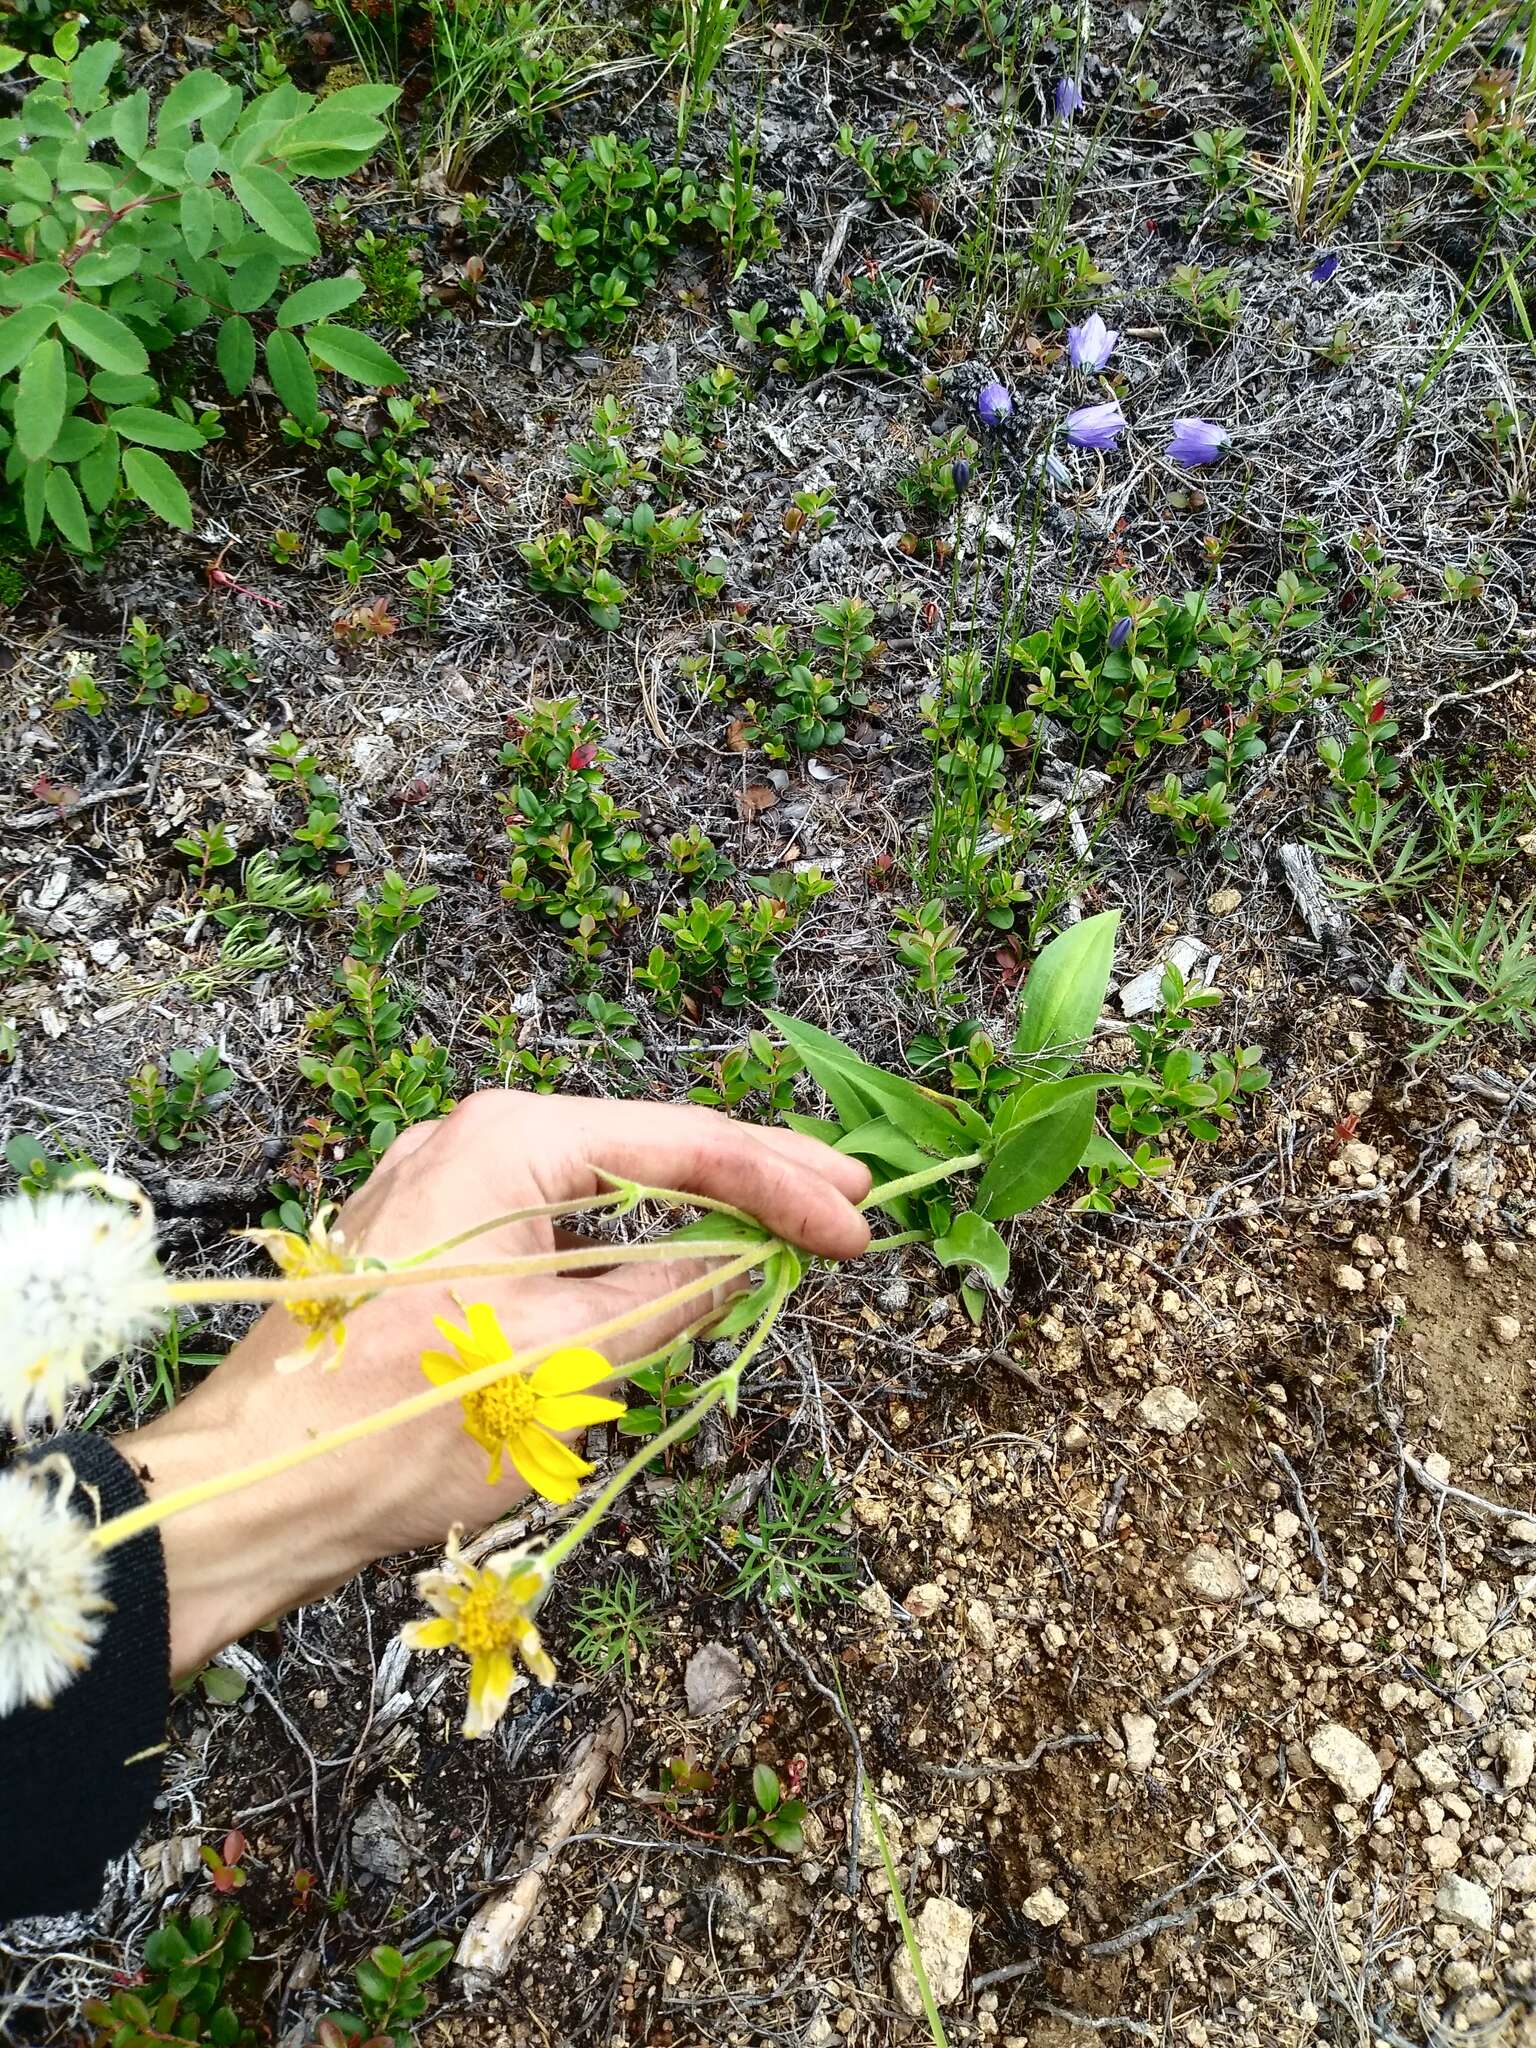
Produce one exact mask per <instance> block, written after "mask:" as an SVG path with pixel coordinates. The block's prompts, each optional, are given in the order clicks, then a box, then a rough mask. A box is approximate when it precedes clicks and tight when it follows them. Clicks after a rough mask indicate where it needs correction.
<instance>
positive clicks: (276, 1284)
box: [154, 1237, 773, 1306]
mask: <svg viewBox="0 0 1536 2048" xmlns="http://www.w3.org/2000/svg"><path fill="white" fill-rule="evenodd" d="M772 1248H773V1239H772V1238H765V1239H764V1240H763V1241H762V1243H761V1244H756V1245H754V1246H753V1247H752V1253H753V1258H754V1261H755V1263H757V1264H758V1265H761V1264H763V1262H764V1260H765V1258H766V1257H767V1255H768V1254H769V1253H770V1252H771V1250H772ZM740 1251H741V1241H740V1239H739V1238H731V1239H728V1240H726V1239H718V1238H699V1239H696V1240H694V1239H690V1240H689V1241H688V1242H687V1243H686V1244H685V1245H683V1246H682V1247H679V1246H677V1245H675V1244H674V1243H673V1241H672V1240H671V1239H670V1238H666V1237H659V1238H655V1239H653V1240H652V1241H651V1242H650V1243H648V1244H600V1245H589V1246H585V1247H583V1248H582V1249H581V1250H579V1251H565V1252H533V1253H530V1254H529V1255H528V1256H527V1257H526V1258H519V1259H477V1260H475V1261H473V1262H472V1263H471V1264H469V1265H465V1266H416V1265H406V1266H384V1267H381V1268H380V1269H379V1270H378V1271H377V1272H370V1271H369V1270H368V1269H367V1268H366V1267H364V1268H359V1269H356V1270H353V1271H349V1272H345V1273H300V1274H294V1275H289V1276H285V1277H283V1278H282V1279H278V1280H173V1281H170V1282H169V1283H168V1284H167V1285H166V1286H164V1287H163V1288H157V1289H156V1290H155V1296H154V1298H155V1300H156V1301H159V1302H172V1303H176V1304H182V1303H187V1302H210V1301H266V1302H273V1301H336V1300H341V1301H348V1300H351V1301H352V1302H353V1303H354V1305H355V1306H360V1305H361V1304H362V1303H363V1302H364V1301H371V1300H372V1299H373V1298H374V1296H375V1295H379V1294H388V1293H392V1292H393V1291H394V1290H395V1289H397V1288H401V1287H422V1286H425V1285H426V1284H427V1283H428V1282H429V1281H432V1282H445V1281H456V1280H497V1279H499V1280H525V1279H528V1278H529V1277H530V1276H531V1275H534V1274H539V1273H580V1272H584V1271H587V1270H590V1269H591V1268H593V1267H597V1268H599V1269H600V1270H603V1269H606V1268H607V1267H609V1266H639V1265H646V1264H657V1263H659V1262H661V1261H662V1260H665V1259H675V1258H678V1257H679V1256H682V1257H686V1258H690V1259H730V1258H735V1257H736V1256H737V1254H738V1253H739V1252H740Z"/></svg>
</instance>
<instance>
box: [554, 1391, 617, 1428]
mask: <svg viewBox="0 0 1536 2048" xmlns="http://www.w3.org/2000/svg"><path fill="white" fill-rule="evenodd" d="M624 1413H625V1408H624V1403H623V1402H622V1401H605V1400H603V1398H602V1397H601V1395H598V1394H556V1395H554V1396H550V1395H547V1394H546V1395H544V1396H543V1397H542V1398H541V1400H540V1402H539V1406H538V1411H537V1415H538V1420H539V1421H540V1422H541V1423H542V1424H543V1426H544V1427H545V1428H546V1429H588V1428H590V1427H591V1425H592V1424H593V1423H594V1422H612V1421H613V1420H614V1419H615V1418H616V1417H617V1416H620V1415H622V1414H624Z"/></svg>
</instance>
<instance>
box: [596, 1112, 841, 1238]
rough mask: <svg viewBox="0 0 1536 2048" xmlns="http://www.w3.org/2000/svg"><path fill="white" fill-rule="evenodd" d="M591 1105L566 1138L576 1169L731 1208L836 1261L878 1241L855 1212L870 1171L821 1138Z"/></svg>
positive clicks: (705, 1115)
mask: <svg viewBox="0 0 1536 2048" xmlns="http://www.w3.org/2000/svg"><path fill="white" fill-rule="evenodd" d="M566 1107H567V1110H568V1111H569V1110H571V1109H573V1108H575V1105H571V1104H567V1105H566ZM581 1108H582V1110H584V1111H586V1112H587V1113H586V1114H578V1115H577V1116H575V1117H574V1118H572V1119H571V1121H570V1124H569V1127H568V1129H567V1130H566V1132H565V1133H564V1134H563V1142H564V1145H565V1147H566V1151H567V1157H568V1159H569V1160H570V1161H571V1167H572V1170H579V1169H577V1168H576V1166H575V1162H576V1160H577V1159H578V1158H579V1159H580V1160H581V1161H583V1162H584V1163H585V1164H586V1165H589V1166H596V1167H601V1168H603V1169H604V1170H605V1171H607V1172H610V1173H617V1174H620V1175H622V1176H623V1177H624V1178H625V1179H627V1180H638V1181H649V1182H651V1183H652V1185H654V1186H657V1187H672V1188H679V1189H683V1190H685V1191H687V1192H688V1193H690V1194H699V1195H707V1196H709V1197H710V1198H711V1199H712V1200H714V1201H717V1202H729V1203H730V1205H731V1206H732V1207H733V1208H736V1209H744V1210H746V1212H747V1213H748V1214H749V1215H751V1216H755V1217H757V1219H758V1220H759V1222H761V1223H763V1224H764V1225H765V1226H766V1227H767V1228H768V1229H769V1230H771V1231H772V1232H773V1233H774V1235H775V1236H776V1237H785V1238H788V1239H789V1240H790V1242H791V1243H793V1244H798V1245H801V1246H803V1247H804V1249H805V1250H807V1251H812V1252H818V1253H820V1254H822V1255H823V1256H824V1257H827V1258H834V1259H847V1258H854V1257H856V1256H857V1255H858V1254H859V1253H860V1252H861V1251H863V1249H864V1247H865V1245H866V1244H868V1242H869V1230H868V1226H867V1225H866V1224H865V1222H864V1219H863V1217H862V1216H860V1215H859V1213H858V1211H857V1209H856V1208H855V1207H854V1202H855V1201H856V1200H857V1199H858V1198H859V1197H861V1196H862V1195H863V1194H865V1193H866V1192H867V1191H868V1188H869V1175H868V1172H867V1170H866V1169H865V1168H864V1167H863V1166H862V1165H860V1164H859V1162H858V1161H856V1160H849V1159H846V1158H845V1157H844V1156H843V1155H842V1154H840V1153H836V1152H834V1151H833V1150H832V1149H831V1147H830V1146H825V1145H821V1144H818V1143H817V1141H816V1140H815V1139H814V1138H800V1137H797V1136H796V1135H795V1134H794V1133H793V1132H789V1131H774V1132H768V1131H760V1130H757V1129H755V1128H754V1127H753V1126H751V1125H749V1124H741V1123H735V1122H733V1121H732V1120H731V1118H729V1117H726V1116H721V1115H720V1114H719V1113H718V1111H715V1110H709V1109H696V1108H693V1107H687V1108H685V1107H682V1106H673V1107H665V1106H655V1105H651V1104H646V1103H633V1102H627V1103H603V1104H601V1105H600V1106H599V1105H596V1104H590V1105H588V1104H584V1105H582V1106H581ZM599 1109H600V1114H592V1112H593V1111H595V1110H599Z"/></svg>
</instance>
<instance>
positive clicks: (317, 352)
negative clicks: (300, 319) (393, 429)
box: [304, 326, 406, 385]
mask: <svg viewBox="0 0 1536 2048" xmlns="http://www.w3.org/2000/svg"><path fill="white" fill-rule="evenodd" d="M304 338H305V340H306V341H307V342H308V343H309V352H310V354H311V355H312V356H313V357H314V358H315V361H316V362H317V363H324V365H325V367H326V368H327V369H328V370H335V371H337V372H338V373H339V374H340V375H341V376H343V377H350V378H351V379H352V381H353V383H354V384H369V385H377V384H403V383H405V381H406V373H405V371H404V370H403V369H402V368H401V366H400V364H399V363H397V362H396V361H395V359H394V357H393V356H392V355H391V354H390V352H389V350H388V349H387V348H380V346H379V344H378V343H377V342H376V341H375V340H374V338H373V336H372V335H371V334H359V333H358V332H357V330H356V329H355V328H352V327H323V326H322V327H311V328H310V329H309V332H308V333H307V334H306V335H305V337H304Z"/></svg>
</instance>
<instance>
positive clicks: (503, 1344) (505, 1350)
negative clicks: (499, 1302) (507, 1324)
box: [464, 1301, 512, 1364]
mask: <svg viewBox="0 0 1536 2048" xmlns="http://www.w3.org/2000/svg"><path fill="white" fill-rule="evenodd" d="M464 1320H465V1322H466V1323H468V1325H469V1339H470V1342H471V1344H473V1346H474V1348H475V1350H476V1351H482V1352H484V1353H485V1354H486V1363H487V1364H489V1363H490V1361H491V1359H493V1358H506V1357H509V1356H510V1354H511V1350H512V1346H511V1345H510V1344H509V1343H508V1341H507V1335H506V1332H505V1331H504V1330H503V1329H502V1327H501V1322H500V1319H499V1318H498V1316H497V1314H496V1311H495V1309H493V1308H492V1307H491V1304H490V1303H489V1302H488V1301H472V1302H471V1303H470V1304H469V1306H468V1307H467V1308H466V1309H465V1311H464Z"/></svg>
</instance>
